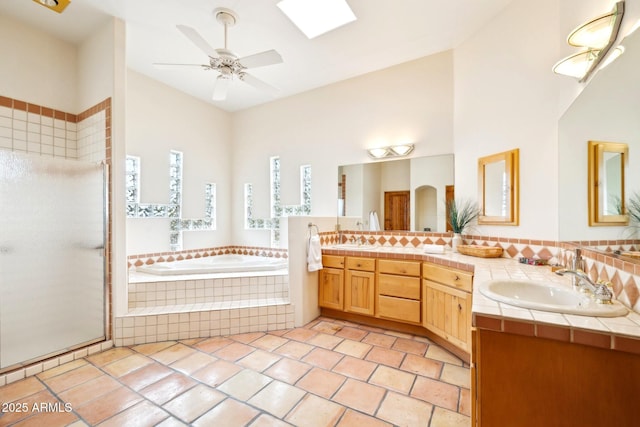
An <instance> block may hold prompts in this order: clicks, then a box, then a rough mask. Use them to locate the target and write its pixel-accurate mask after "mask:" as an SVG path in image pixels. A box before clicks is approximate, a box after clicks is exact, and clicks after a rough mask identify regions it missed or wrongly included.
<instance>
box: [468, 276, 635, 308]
mask: <svg viewBox="0 0 640 427" xmlns="http://www.w3.org/2000/svg"><path fill="white" fill-rule="evenodd" d="M480 293H481V294H482V295H484V296H486V297H487V298H490V299H492V300H495V301H499V302H503V303H505V304H509V305H514V306H516V307H522V308H529V309H533V310H542V311H551V312H554V313H565V314H578V315H582V316H598V317H617V316H624V315H626V314H627V312H628V310H627V308H626V307H625V306H624V305H622V304H620V303H619V302H618V301H613V303H612V304H598V303H596V302H595V301H593V300H592V299H591V298H589V297H588V296H587V295H584V294H582V293H580V292H578V291H574V290H573V289H570V288H564V287H561V286H553V285H552V286H549V285H546V284H544V283H539V282H534V281H525V280H492V281H489V282H486V283H482V284H481V285H480Z"/></svg>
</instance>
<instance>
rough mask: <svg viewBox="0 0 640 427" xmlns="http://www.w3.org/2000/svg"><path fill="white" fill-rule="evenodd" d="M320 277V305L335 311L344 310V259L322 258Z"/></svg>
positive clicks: (334, 256)
mask: <svg viewBox="0 0 640 427" xmlns="http://www.w3.org/2000/svg"><path fill="white" fill-rule="evenodd" d="M322 266H323V268H322V270H320V272H319V273H320V274H319V275H318V305H319V306H320V307H326V308H331V309H334V310H343V309H344V257H343V256H336V255H323V256H322Z"/></svg>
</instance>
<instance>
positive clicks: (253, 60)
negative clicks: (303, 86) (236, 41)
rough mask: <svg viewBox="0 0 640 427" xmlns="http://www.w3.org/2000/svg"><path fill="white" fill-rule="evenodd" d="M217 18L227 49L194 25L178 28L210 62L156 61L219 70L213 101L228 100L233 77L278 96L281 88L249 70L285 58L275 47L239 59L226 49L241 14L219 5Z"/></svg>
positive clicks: (157, 64)
mask: <svg viewBox="0 0 640 427" xmlns="http://www.w3.org/2000/svg"><path fill="white" fill-rule="evenodd" d="M213 13H214V15H215V17H216V21H218V22H219V23H220V24H222V25H223V26H224V48H220V49H214V48H213V47H211V45H210V44H209V43H208V42H207V41H206V40H205V39H204V38H203V37H202V36H201V35H200V34H199V33H198V32H197V31H196V30H194V29H193V28H191V27H189V26H186V25H177V28H178V30H179V31H180V32H181V33H182V34H184V35H185V36H186V37H187V38H188V39H189V40H191V42H192V43H193V44H195V45H196V46H197V47H198V48H199V49H200V50H201V51H203V52H204V53H205V54H206V55H207V56H208V57H209V63H208V64H167V63H154V64H153V65H155V66H157V67H159V68H165V67H174V66H176V67H184V66H186V67H194V66H195V67H201V68H203V69H205V70H214V71H217V72H218V77H217V79H216V81H215V84H214V87H213V96H212V99H213V100H214V101H221V100H224V99H226V97H227V92H228V90H229V85H230V83H231V81H232V80H234V79H238V80H241V81H243V82H245V83H247V84H249V85H251V86H253V87H255V88H257V89H260V90H263V91H265V92H268V93H270V94H271V95H275V94H276V93H277V92H278V89H276V88H275V87H273V86H271V85H269V84H267V83H265V82H263V81H262V80H260V79H258V78H256V77H254V76H252V75H251V74H249V73H247V72H246V70H247V69H249V68H257V67H264V66H266V65H273V64H279V63H281V62H282V57H281V56H280V54H279V53H278V52H276V51H275V50H273V49H272V50H267V51H264V52H260V53H256V54H253V55H249V56H245V57H242V58H238V56H237V55H236V54H234V53H233V52H232V51H231V50H229V49H228V48H227V29H228V27H231V26H233V25H235V24H236V22H237V21H238V15H236V13H235V12H233V11H232V10H230V9H226V8H217V9H215V10H214V11H213Z"/></svg>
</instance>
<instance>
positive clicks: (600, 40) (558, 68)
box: [553, 1, 624, 83]
mask: <svg viewBox="0 0 640 427" xmlns="http://www.w3.org/2000/svg"><path fill="white" fill-rule="evenodd" d="M623 15H624V1H619V2H617V3H616V4H615V6H614V7H613V9H612V10H611V12H609V13H607V14H605V15H602V16H600V17H598V18H595V19H593V20H591V21H589V22H586V23H585V24H582V25H580V26H579V27H578V28H576V29H575V30H573V31H572V32H571V34H569V37H568V38H567V43H569V45H571V46H576V47H583V48H585V50H583V51H581V52H579V53H577V54H574V55H570V56H568V57H566V58H564V59H562V60H560V61H558V62H557V63H556V64H555V65H554V66H553V72H554V73H556V74H562V75H565V76H570V77H575V78H577V79H578V80H579V81H580V82H581V83H582V82H584V81H586V80H587V79H588V78H589V76H590V75H591V73H593V71H594V70H595V69H596V67H597V66H598V64H600V62H601V61H602V60H603V59H604V57H605V56H606V55H607V53H608V52H609V50H610V49H611V47H612V46H613V44H614V43H615V41H616V38H617V37H618V31H619V30H620V23H621V21H622V16H623Z"/></svg>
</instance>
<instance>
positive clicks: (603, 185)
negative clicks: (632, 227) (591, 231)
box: [588, 141, 629, 227]
mask: <svg viewBox="0 0 640 427" xmlns="http://www.w3.org/2000/svg"><path fill="white" fill-rule="evenodd" d="M628 163H629V147H628V146H627V144H624V143H619V142H600V141H589V196H588V199H589V226H592V227H593V226H603V225H604V226H606V225H628V224H629V217H628V216H627V215H626V207H625V173H626V169H627V164H628Z"/></svg>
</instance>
